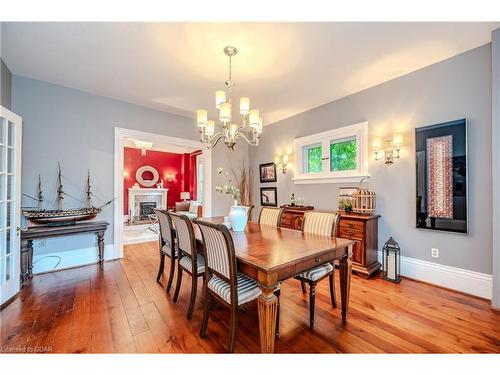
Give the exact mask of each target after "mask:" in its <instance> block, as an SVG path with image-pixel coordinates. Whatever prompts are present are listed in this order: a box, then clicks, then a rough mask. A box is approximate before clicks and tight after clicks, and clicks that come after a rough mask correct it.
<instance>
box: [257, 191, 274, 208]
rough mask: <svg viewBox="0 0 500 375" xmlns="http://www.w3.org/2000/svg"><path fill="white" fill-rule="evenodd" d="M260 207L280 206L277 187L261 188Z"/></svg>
mask: <svg viewBox="0 0 500 375" xmlns="http://www.w3.org/2000/svg"><path fill="white" fill-rule="evenodd" d="M260 205H261V206H274V207H276V206H277V205H278V195H277V192H276V188H275V187H261V188H260Z"/></svg>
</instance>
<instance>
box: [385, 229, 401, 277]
mask: <svg viewBox="0 0 500 375" xmlns="http://www.w3.org/2000/svg"><path fill="white" fill-rule="evenodd" d="M400 253H401V248H400V247H399V245H398V243H397V242H396V241H395V240H394V238H392V237H391V238H389V239H388V240H387V242H386V243H385V244H384V247H383V249H382V256H383V263H384V272H383V275H382V278H383V279H385V280H389V281H392V282H393V283H399V282H400V281H401V254H400Z"/></svg>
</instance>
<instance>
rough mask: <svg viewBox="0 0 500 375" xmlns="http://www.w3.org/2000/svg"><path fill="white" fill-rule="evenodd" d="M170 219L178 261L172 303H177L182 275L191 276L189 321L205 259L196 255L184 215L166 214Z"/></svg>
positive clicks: (188, 220)
mask: <svg viewBox="0 0 500 375" xmlns="http://www.w3.org/2000/svg"><path fill="white" fill-rule="evenodd" d="M168 214H169V215H170V217H171V218H172V222H173V224H174V227H175V234H176V237H177V252H178V257H179V261H178V262H177V284H176V286H175V293H174V302H177V298H178V297H179V291H180V289H181V283H182V274H183V272H186V273H187V274H188V275H190V276H191V298H190V300H189V308H188V313H187V318H188V319H191V316H192V315H193V308H194V303H195V301H196V289H197V286H198V277H203V275H204V274H205V259H204V257H203V255H201V254H198V252H197V248H196V239H195V235H194V229H193V225H194V224H193V223H192V222H191V220H190V219H189V218H188V217H187V216H186V215H179V214H177V213H174V212H169V213H168Z"/></svg>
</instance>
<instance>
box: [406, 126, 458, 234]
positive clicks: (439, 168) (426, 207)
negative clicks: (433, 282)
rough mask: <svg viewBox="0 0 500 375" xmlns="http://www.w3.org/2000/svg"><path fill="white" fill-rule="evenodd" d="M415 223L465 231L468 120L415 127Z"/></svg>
mask: <svg viewBox="0 0 500 375" xmlns="http://www.w3.org/2000/svg"><path fill="white" fill-rule="evenodd" d="M415 163H416V183H417V186H416V202H415V203H416V217H415V221H416V227H417V228H422V229H431V230H441V231H448V232H459V233H467V120H466V119H461V120H456V121H450V122H445V123H442V124H436V125H431V126H425V127H422V128H416V129H415Z"/></svg>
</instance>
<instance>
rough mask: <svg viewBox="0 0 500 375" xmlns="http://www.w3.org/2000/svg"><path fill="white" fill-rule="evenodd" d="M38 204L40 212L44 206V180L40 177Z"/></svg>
mask: <svg viewBox="0 0 500 375" xmlns="http://www.w3.org/2000/svg"><path fill="white" fill-rule="evenodd" d="M37 202H38V210H40V211H41V210H42V204H43V192H42V179H41V177H40V175H38V195H37Z"/></svg>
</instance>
